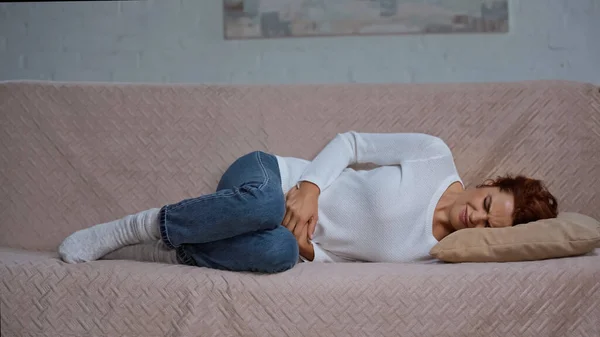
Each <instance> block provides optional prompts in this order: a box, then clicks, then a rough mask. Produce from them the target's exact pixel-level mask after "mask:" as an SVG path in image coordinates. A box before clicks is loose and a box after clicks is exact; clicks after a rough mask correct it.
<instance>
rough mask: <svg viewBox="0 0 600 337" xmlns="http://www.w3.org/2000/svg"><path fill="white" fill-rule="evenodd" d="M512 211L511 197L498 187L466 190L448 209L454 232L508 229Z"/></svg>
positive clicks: (511, 219) (513, 207) (511, 221)
mask: <svg viewBox="0 0 600 337" xmlns="http://www.w3.org/2000/svg"><path fill="white" fill-rule="evenodd" d="M514 209H515V205H514V197H513V195H512V194H511V193H508V192H502V191H500V189H499V188H498V187H480V188H472V189H467V190H465V191H464V192H462V193H461V195H460V196H459V197H458V198H457V199H456V201H455V202H454V205H453V206H452V208H451V209H450V223H451V224H452V227H453V228H454V229H455V230H460V229H464V228H484V227H492V228H501V227H510V226H512V223H513V217H512V215H513V212H514Z"/></svg>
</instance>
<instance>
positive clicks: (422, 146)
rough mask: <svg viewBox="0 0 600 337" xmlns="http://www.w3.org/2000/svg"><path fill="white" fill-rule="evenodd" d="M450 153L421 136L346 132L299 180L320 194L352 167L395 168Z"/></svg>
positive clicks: (431, 138) (434, 139)
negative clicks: (314, 188)
mask: <svg viewBox="0 0 600 337" xmlns="http://www.w3.org/2000/svg"><path fill="white" fill-rule="evenodd" d="M450 154H451V153H450V149H449V148H448V146H447V145H446V144H445V143H444V142H443V141H442V140H441V139H439V138H437V137H434V136H430V135H426V134H422V133H358V132H354V131H350V132H346V133H341V134H338V135H337V136H336V137H335V138H334V139H333V140H332V141H331V142H329V144H327V146H325V148H324V149H323V150H322V151H321V152H320V153H319V154H318V155H317V156H316V157H315V159H314V160H313V161H312V162H311V163H310V164H309V165H308V167H307V168H306V169H305V170H304V173H303V174H302V176H301V177H300V181H308V182H311V183H313V184H315V185H317V187H319V189H320V190H321V191H323V190H324V189H325V188H327V187H328V186H329V185H331V183H332V182H333V181H334V180H335V179H336V178H337V177H338V176H339V175H340V174H341V173H342V171H343V170H344V169H345V168H347V167H348V166H350V165H352V164H364V163H373V164H376V165H380V166H384V165H399V164H402V163H403V162H406V161H413V160H424V159H431V158H433V157H436V156H446V155H450Z"/></svg>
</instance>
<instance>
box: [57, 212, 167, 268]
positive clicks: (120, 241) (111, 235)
mask: <svg viewBox="0 0 600 337" xmlns="http://www.w3.org/2000/svg"><path fill="white" fill-rule="evenodd" d="M159 212H160V209H159V208H153V209H149V210H147V211H143V212H140V213H137V214H132V215H128V216H126V217H124V218H121V219H119V220H115V221H111V222H107V223H103V224H99V225H95V226H93V227H90V228H87V229H82V230H80V231H77V232H75V233H73V234H71V235H70V236H69V237H67V238H66V239H65V240H64V241H63V242H62V244H61V245H60V247H59V248H58V254H59V255H60V257H61V259H63V261H65V262H68V263H79V262H88V261H94V260H97V259H99V258H101V257H102V256H104V255H106V254H108V253H110V252H112V251H114V250H116V249H119V248H121V247H125V246H128V245H134V244H138V243H142V242H147V241H156V240H159V239H160V229H159V225H158V213H159Z"/></svg>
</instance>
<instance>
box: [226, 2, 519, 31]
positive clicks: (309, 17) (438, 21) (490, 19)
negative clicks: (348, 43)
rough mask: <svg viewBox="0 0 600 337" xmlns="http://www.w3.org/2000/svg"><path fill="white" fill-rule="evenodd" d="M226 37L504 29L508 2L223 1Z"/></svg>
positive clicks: (507, 17) (506, 26)
mask: <svg viewBox="0 0 600 337" xmlns="http://www.w3.org/2000/svg"><path fill="white" fill-rule="evenodd" d="M222 1H223V12H224V20H223V21H224V26H225V27H224V29H225V38H226V39H250V38H281V37H306V36H343V35H385V34H432V33H433V34H440V33H504V32H508V25H509V11H508V0H222Z"/></svg>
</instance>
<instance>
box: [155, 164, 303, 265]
mask: <svg viewBox="0 0 600 337" xmlns="http://www.w3.org/2000/svg"><path fill="white" fill-rule="evenodd" d="M284 215H285V197H284V193H283V191H282V188H281V176H280V173H279V165H278V164H277V158H275V156H273V155H270V154H266V153H264V152H252V153H250V154H247V155H245V156H243V157H241V158H239V159H238V160H236V161H235V162H234V163H233V164H232V165H231V166H230V167H229V168H228V169H227V171H225V173H224V174H223V177H222V178H221V181H220V182H219V184H218V187H217V192H215V193H212V194H208V195H203V196H200V197H197V198H192V199H186V200H183V201H181V202H179V203H176V204H173V205H166V206H164V207H162V208H161V210H160V215H159V221H160V232H161V237H162V240H163V241H164V243H165V244H166V245H167V246H169V247H170V248H173V249H177V258H178V260H179V262H180V263H182V264H186V265H193V266H199V267H208V268H214V269H221V270H230V271H251V272H260V273H277V272H281V271H285V270H288V269H290V268H292V267H293V266H294V265H295V264H296V263H297V262H298V257H299V256H298V244H297V242H296V239H295V237H294V235H293V234H292V233H291V232H290V231H289V230H288V229H287V228H285V227H283V226H281V222H282V221H283V217H284Z"/></svg>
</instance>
